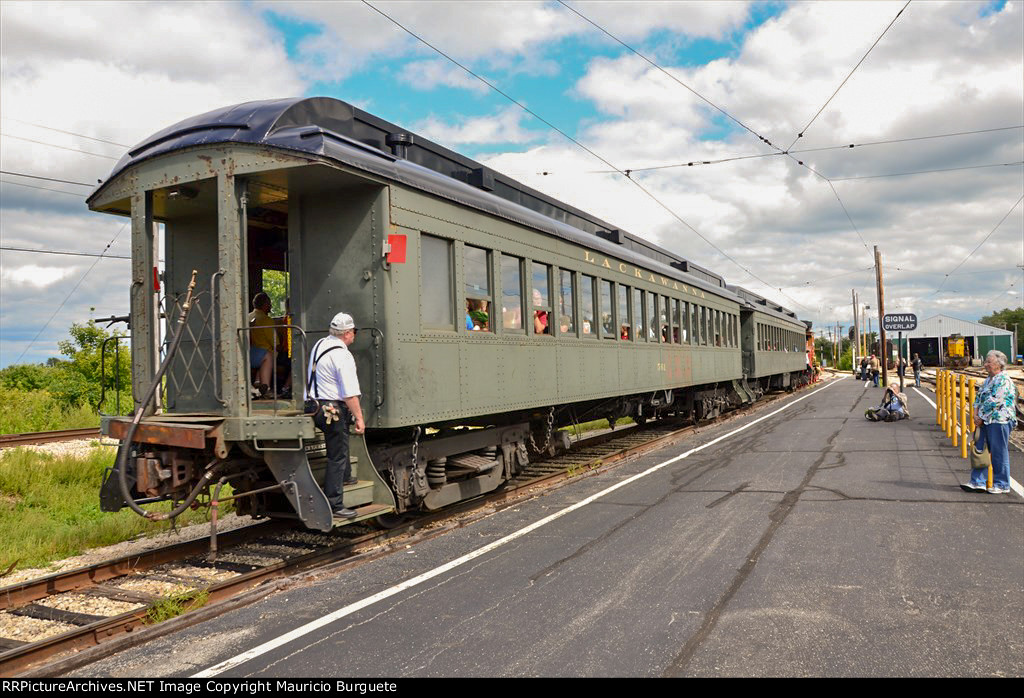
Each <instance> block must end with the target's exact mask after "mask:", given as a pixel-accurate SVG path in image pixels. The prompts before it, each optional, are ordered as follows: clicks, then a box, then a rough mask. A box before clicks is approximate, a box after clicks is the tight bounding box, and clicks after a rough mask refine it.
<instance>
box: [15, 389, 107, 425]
mask: <svg viewBox="0 0 1024 698" xmlns="http://www.w3.org/2000/svg"><path fill="white" fill-rule="evenodd" d="M99 425H100V416H99V415H98V414H97V413H96V411H95V410H93V409H92V408H91V407H89V406H87V405H74V406H70V407H69V406H67V405H66V404H64V403H62V402H60V401H58V399H57V398H55V397H54V396H53V395H51V394H50V393H48V392H46V391H45V390H17V389H15V388H4V387H2V386H0V434H21V433H24V432H29V431H49V430H54V429H75V428H78V427H98V426H99Z"/></svg>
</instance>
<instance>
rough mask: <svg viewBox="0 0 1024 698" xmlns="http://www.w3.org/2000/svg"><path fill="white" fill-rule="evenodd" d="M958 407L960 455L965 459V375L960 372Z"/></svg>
mask: <svg viewBox="0 0 1024 698" xmlns="http://www.w3.org/2000/svg"><path fill="white" fill-rule="evenodd" d="M959 407H961V423H959V427H961V457H962V459H965V460H966V459H967V376H965V375H964V374H961V398H959Z"/></svg>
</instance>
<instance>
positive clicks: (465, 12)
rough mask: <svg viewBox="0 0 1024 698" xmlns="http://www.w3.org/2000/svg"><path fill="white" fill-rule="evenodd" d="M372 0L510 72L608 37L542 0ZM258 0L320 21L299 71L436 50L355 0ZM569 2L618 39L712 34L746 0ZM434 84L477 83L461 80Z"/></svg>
mask: <svg viewBox="0 0 1024 698" xmlns="http://www.w3.org/2000/svg"><path fill="white" fill-rule="evenodd" d="M373 4H374V5H375V6H376V7H377V8H379V9H380V10H381V11H382V12H384V13H386V14H388V15H389V16H391V17H392V18H393V19H394V20H395V21H397V22H400V23H401V24H402V25H404V26H405V27H407V28H408V29H409V30H410V31H413V32H415V33H416V34H418V35H419V36H421V37H422V38H423V39H425V40H426V41H428V42H430V43H431V44H433V45H434V46H436V47H438V48H439V49H440V50H442V51H444V52H446V53H448V54H449V55H452V56H453V57H455V58H456V59H458V60H460V61H481V62H483V63H484V64H486V65H488V66H490V67H493V68H495V69H501V70H503V71H508V72H509V73H510V74H515V73H520V72H525V73H528V74H531V75H551V74H553V73H554V72H555V71H557V69H558V63H557V60H556V59H555V58H556V57H550V58H545V57H544V55H545V52H546V51H548V50H550V49H551V47H552V46H553V45H557V42H558V41H560V40H562V39H565V38H568V37H587V38H589V39H591V40H595V41H599V42H602V43H608V42H610V41H611V40H610V39H608V38H607V37H605V36H604V35H603V34H601V33H600V32H599V30H597V29H595V28H594V27H593V26H592V25H590V24H589V23H587V22H586V21H584V20H582V19H580V18H579V17H577V16H576V15H575V14H573V13H572V12H570V11H569V10H567V9H565V8H564V7H561V6H560V5H557V4H553V3H550V2H481V1H477V2H471V3H469V2H423V1H421V2H416V3H406V2H374V3H373ZM259 6H260V7H263V8H267V9H270V10H272V11H273V12H275V13H278V14H280V15H283V16H286V17H289V18H292V19H299V20H302V21H305V22H312V23H316V24H319V25H321V26H322V27H323V31H322V32H321V33H319V34H315V35H313V36H311V37H309V38H307V39H306V40H304V41H303V42H302V46H301V53H302V55H303V57H304V59H305V61H306V71H307V72H306V75H307V76H310V77H313V76H315V77H316V79H319V80H323V81H325V82H337V81H341V80H343V79H345V78H346V77H348V76H349V75H351V74H352V73H354V72H356V71H358V70H359V69H361V68H362V67H364V66H366V65H368V64H369V63H371V62H372V61H375V60H380V59H384V60H394V59H396V58H398V57H400V56H405V55H411V56H416V55H423V56H430V57H431V58H433V56H435V55H436V54H434V53H433V52H432V51H431V50H430V49H428V48H427V47H425V46H423V45H422V44H420V43H419V42H418V41H417V40H416V39H414V38H412V37H410V36H409V35H408V34H406V33H405V32H404V31H403V30H401V29H399V28H398V27H396V26H395V25H394V24H392V23H391V22H390V21H388V20H387V19H386V18H385V17H383V16H382V15H381V14H378V13H377V12H374V11H373V10H372V9H370V8H369V7H367V6H365V5H363V4H361V3H317V2H291V1H284V2H283V1H274V2H267V3H261V4H260V5H259ZM573 7H576V8H577V9H578V10H579V11H580V12H581V13H583V14H584V15H587V16H588V17H590V18H591V19H593V20H594V21H596V22H598V23H599V24H604V23H608V24H611V25H614V26H616V28H617V29H616V30H617V31H621V32H622V36H621V38H623V39H625V40H640V39H643V38H645V37H647V36H648V35H649V34H651V33H652V32H655V31H658V30H669V31H672V32H675V33H677V34H679V35H681V36H683V37H693V38H698V37H710V38H716V39H718V38H722V37H723V36H724V35H725V34H727V33H728V32H730V31H732V30H734V29H736V28H738V27H739V26H740V25H741V24H742V22H743V21H744V20H745V19H746V17H747V14H748V8H749V3H745V2H715V3H710V2H688V3H660V2H609V3H588V2H583V3H573ZM438 84H448V85H451V86H460V87H467V88H469V89H473V90H477V89H478V88H477V87H476V86H474V85H472V84H471V83H469V82H468V81H461V80H458V81H457V82H456V83H454V84H453V83H438Z"/></svg>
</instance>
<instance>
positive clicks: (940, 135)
mask: <svg viewBox="0 0 1024 698" xmlns="http://www.w3.org/2000/svg"><path fill="white" fill-rule="evenodd" d="M1020 128H1024V125H1021V126H1000V127H998V128H984V129H977V130H974V131H957V132H955V133H937V134H934V135H929V136H912V137H907V138H893V139H890V140H885V141H868V142H865V143H846V144H843V145H827V146H822V147H819V148H801V149H798V150H785V151H779V152H776V153H752V154H750V155H730V156H727V157H724V158H718V159H715V160H704V159H694V160H690V161H688V162H677V163H671V164H667V165H650V166H647V167H631V168H629V169H628V170H627V171H628V172H647V171H651V170H667V169H672V168H679V167H693V166H696V165H718V164H721V163H723V162H734V161H737V160H753V159H757V158H772V157H779V156H780V155H789V154H794V155H795V154H798V153H819V152H823V151H826V150H850V149H852V148H866V147H868V146H873V145H893V144H896V143H908V142H911V141H924V140H931V139H935V138H952V137H954V136H969V135H975V134H979V133H992V132H995V131H1010V130H1015V129H1020ZM611 172H612V171H611V170H583V171H582V174H609V173H611ZM537 174H542V175H548V174H554V173H552V172H550V171H548V172H539V173H537ZM832 181H836V180H835V179H834V178H832Z"/></svg>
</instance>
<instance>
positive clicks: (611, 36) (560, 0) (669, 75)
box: [558, 0, 782, 150]
mask: <svg viewBox="0 0 1024 698" xmlns="http://www.w3.org/2000/svg"><path fill="white" fill-rule="evenodd" d="M558 3H559V4H560V5H562V7H564V8H566V9H567V10H569V11H570V12H572V13H573V14H575V15H576V16H577V17H579V18H580V19H582V20H583V21H585V22H587V23H588V24H590V25H591V26H592V27H594V28H595V29H597V30H598V31H600V32H601V33H602V34H604V35H605V36H607V37H608V38H609V39H611V40H612V41H614V42H616V43H618V44H619V45H620V46H622V47H623V48H625V49H626V50H627V51H630V52H632V53H633V54H634V55H636V56H638V57H639V58H641V59H643V60H644V61H646V62H647V63H648V64H649V65H650V66H651V67H653V68H654V69H655V70H657V71H658V72H660V73H661V74H663V75H665V76H666V77H667V78H668V79H669V80H672V81H673V82H675V83H676V84H678V85H679V86H680V87H682V88H684V89H686V90H688V91H690V92H691V93H693V95H694V96H696V97H697V98H699V99H701V100H702V101H704V102H705V103H707V104H708V105H710V106H712V107H714V108H715V109H716V110H718V111H719V112H720V113H721V114H722V115H723V116H725V117H726V118H728V119H729V120H730V121H732V122H733V123H735V124H736V125H737V126H739V127H740V128H742V129H744V130H746V131H748V132H749V133H750V134H752V135H753V136H756V137H757V138H758V139H759V140H761V141H762V142H764V143H765V144H767V145H768V146H770V147H772V148H775V149H776V150H782V149H781V148H779V147H778V146H777V145H775V144H773V143H772V142H771V141H770V140H768V139H767V138H765V137H764V136H762V135H761V134H760V133H758V132H757V131H755V130H754V129H752V128H750V127H749V126H747V125H746V124H745V123H743V122H742V121H740V120H739V119H737V118H736V117H735V116H733V115H732V114H730V113H729V112H727V111H726V110H725V109H723V108H722V107H720V106H718V105H717V104H715V103H714V102H712V101H711V100H710V99H708V98H707V97H705V96H704V95H702V94H701V93H700V92H698V91H697V90H695V89H693V88H692V87H690V86H689V85H687V84H686V83H685V82H683V81H682V80H680V79H679V78H677V77H676V76H675V75H673V74H672V73H670V72H668V71H667V70H665V69H664V68H662V67H661V66H660V65H658V64H657V63H655V62H654V61H652V60H651V59H650V58H648V57H647V56H645V55H644V54H642V53H640V52H639V51H637V50H636V49H635V48H633V47H632V46H630V45H629V44H627V43H626V42H624V41H623V40H622V39H620V38H618V37H617V36H615V35H614V34H612V33H611V32H609V31H608V30H607V29H605V28H604V27H602V26H601V25H599V24H598V23H597V22H595V21H594V20H592V19H590V18H589V17H587V16H586V15H584V14H583V13H582V12H580V11H579V10H577V9H576V8H575V7H573V6H571V5H569V4H568V3H566V2H564V0H558Z"/></svg>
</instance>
